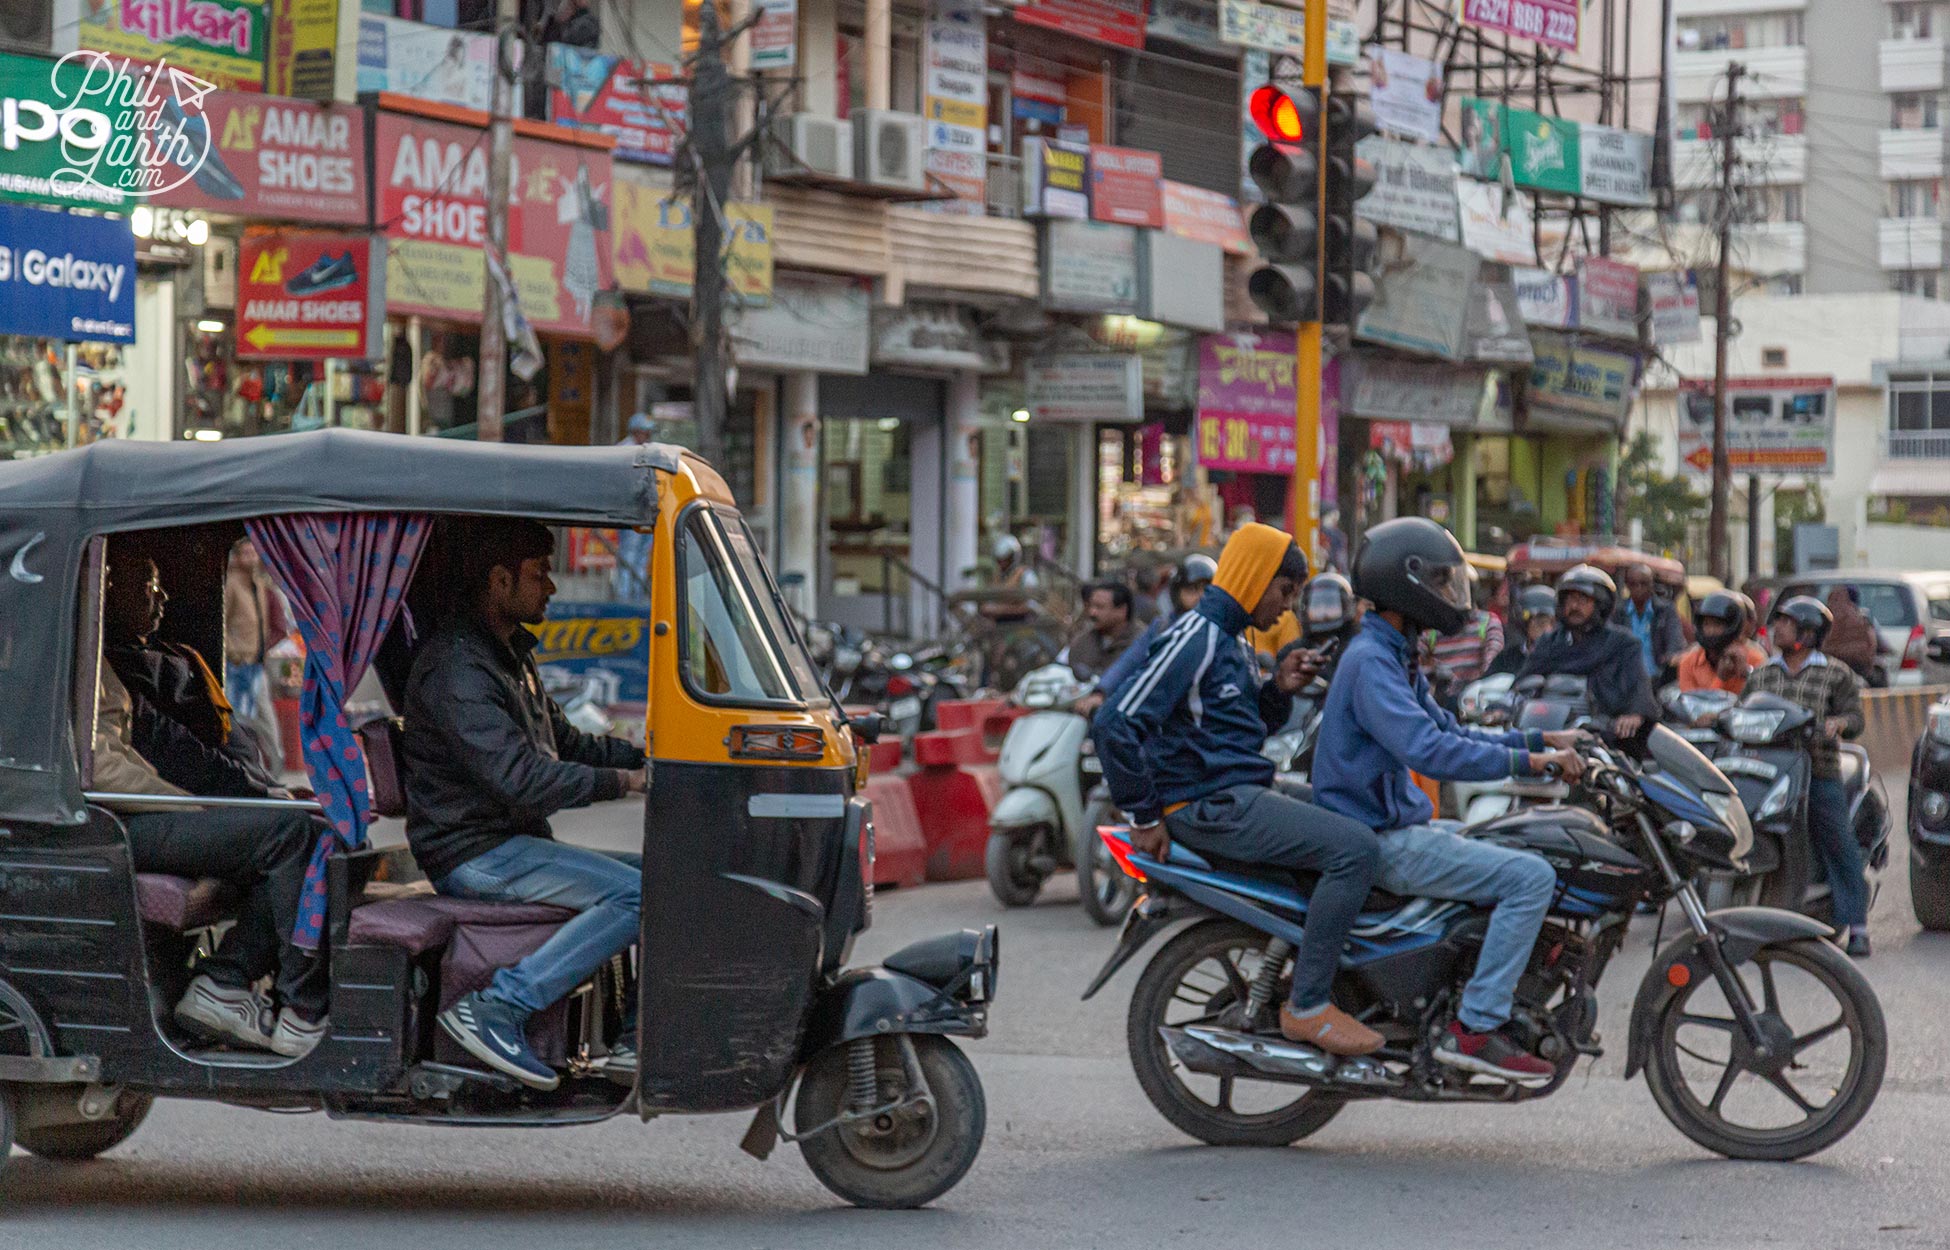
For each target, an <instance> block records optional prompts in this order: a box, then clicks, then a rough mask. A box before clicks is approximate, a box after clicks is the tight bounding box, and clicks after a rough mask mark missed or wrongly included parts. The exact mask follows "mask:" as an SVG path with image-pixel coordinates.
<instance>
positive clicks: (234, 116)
mask: <svg viewBox="0 0 1950 1250" xmlns="http://www.w3.org/2000/svg"><path fill="white" fill-rule="evenodd" d="M203 112H204V118H205V123H206V125H207V127H208V132H209V135H210V138H211V143H210V148H209V151H208V152H207V153H205V155H204V157H203V161H202V164H201V165H200V166H199V167H198V168H197V171H196V175H195V176H194V177H193V178H189V179H186V180H184V181H183V182H181V183H179V184H178V185H176V186H175V187H173V188H171V189H170V190H168V191H165V192H163V193H161V194H159V195H157V196H155V197H154V202H155V203H157V204H162V205H167V206H169V207H171V208H191V209H200V210H205V211H210V212H220V213H230V214H234V215H236V216H240V217H259V218H264V217H270V218H283V219H285V220H289V221H315V222H327V223H331V224H334V225H359V226H363V225H364V224H365V223H366V118H365V114H364V113H363V112H361V111H360V110H359V109H357V108H354V107H350V106H345V105H341V106H339V107H337V108H326V107H323V106H321V105H317V104H312V103H309V102H307V101H302V100H286V99H282V98H280V97H278V96H268V95H247V94H244V93H241V92H235V91H213V92H211V93H210V94H209V95H208V96H207V97H205V98H204V101H203Z"/></svg>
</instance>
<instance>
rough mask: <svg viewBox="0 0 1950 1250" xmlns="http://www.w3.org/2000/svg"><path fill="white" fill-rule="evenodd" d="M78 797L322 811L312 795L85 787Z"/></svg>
mask: <svg viewBox="0 0 1950 1250" xmlns="http://www.w3.org/2000/svg"><path fill="white" fill-rule="evenodd" d="M81 797H82V798H84V799H87V800H88V801H89V802H90V803H100V804H102V805H104V806H108V807H113V806H115V805H117V804H141V805H142V806H145V807H248V808H255V809H258V810H263V811H274V812H320V813H322V812H323V811H324V810H325V809H324V808H323V807H320V806H319V805H318V803H317V802H315V801H314V800H312V799H232V798H209V797H205V796H204V795H200V794H121V793H117V792H115V791H112V790H87V791H84V792H83V793H82V796H81Z"/></svg>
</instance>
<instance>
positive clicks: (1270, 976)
mask: <svg viewBox="0 0 1950 1250" xmlns="http://www.w3.org/2000/svg"><path fill="white" fill-rule="evenodd" d="M1292 953H1293V943H1291V942H1289V941H1287V940H1286V939H1285V938H1272V939H1270V940H1269V941H1268V942H1267V943H1266V953H1265V954H1263V955H1261V956H1260V959H1259V971H1257V972H1255V973H1254V974H1253V983H1252V985H1251V986H1249V987H1248V988H1247V990H1246V1027H1247V1028H1251V1027H1252V1024H1253V1021H1255V1020H1257V1019H1259V1013H1260V1012H1262V1011H1264V1010H1266V1005H1267V1004H1268V1003H1270V1002H1272V1001H1273V991H1274V990H1275V989H1277V988H1279V983H1280V970H1281V969H1282V968H1284V967H1286V957H1287V956H1288V955H1290V954H1292Z"/></svg>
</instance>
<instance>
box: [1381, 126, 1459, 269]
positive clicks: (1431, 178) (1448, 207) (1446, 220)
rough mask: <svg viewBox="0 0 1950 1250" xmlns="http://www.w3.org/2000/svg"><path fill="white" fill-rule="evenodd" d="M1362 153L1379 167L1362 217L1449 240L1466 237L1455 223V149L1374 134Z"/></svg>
mask: <svg viewBox="0 0 1950 1250" xmlns="http://www.w3.org/2000/svg"><path fill="white" fill-rule="evenodd" d="M1359 153H1360V156H1361V159H1362V160H1365V161H1367V162H1368V163H1369V164H1371V165H1373V166H1374V190H1373V191H1371V192H1369V193H1368V195H1367V197H1366V198H1365V199H1363V200H1362V201H1361V216H1363V217H1365V218H1367V219H1368V220H1369V221H1372V222H1374V223H1376V224H1377V225H1383V226H1393V227H1395V228H1396V229H1398V230H1413V231H1415V232H1416V233H1418V234H1428V235H1434V236H1435V237H1436V238H1438V239H1443V240H1446V241H1447V242H1450V243H1454V242H1456V241H1458V240H1459V239H1461V238H1462V235H1461V233H1460V231H1459V230H1458V229H1457V226H1456V154H1455V153H1454V152H1452V151H1451V150H1449V149H1448V148H1427V147H1418V146H1416V145H1415V144H1412V143H1404V142H1402V141H1401V140H1400V139H1391V138H1389V137H1388V136H1386V135H1369V136H1368V137H1367V138H1365V139H1363V140H1361V144H1360V148H1359Z"/></svg>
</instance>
